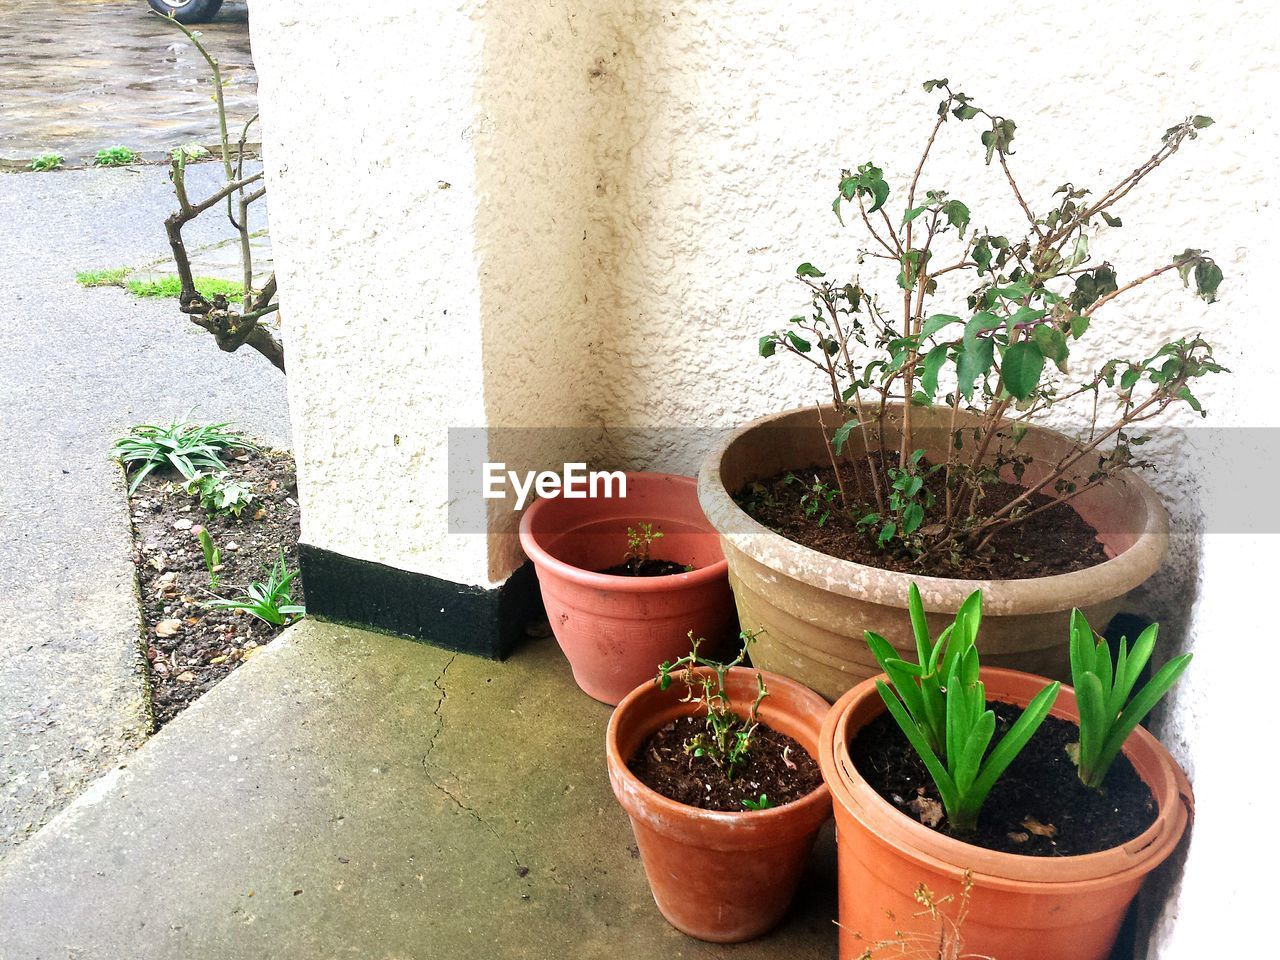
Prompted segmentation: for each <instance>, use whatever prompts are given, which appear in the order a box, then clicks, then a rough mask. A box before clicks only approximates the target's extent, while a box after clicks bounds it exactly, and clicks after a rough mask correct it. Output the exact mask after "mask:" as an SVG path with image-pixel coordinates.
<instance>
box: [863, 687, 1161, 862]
mask: <svg viewBox="0 0 1280 960" xmlns="http://www.w3.org/2000/svg"><path fill="white" fill-rule="evenodd" d="M990 707H991V709H992V710H994V711H995V714H996V734H995V736H994V737H992V743H998V742H999V740H1000V738H1001V737H1002V736H1003V735H1004V733H1005V731H1007V730H1008V729H1009V727H1010V726H1011V725H1012V724H1013V723H1014V722H1015V721H1016V720H1017V719H1018V717H1019V716H1021V714H1022V709H1021V708H1020V707H1015V706H1012V705H1010V704H1005V703H993V704H990ZM1079 737H1080V729H1079V727H1077V726H1076V725H1075V724H1074V723H1072V722H1071V721H1069V720H1063V719H1061V718H1059V717H1048V718H1046V719H1045V721H1044V723H1043V724H1042V725H1041V726H1040V729H1039V730H1037V731H1036V734H1035V736H1033V737H1032V738H1031V740H1030V741H1029V742H1028V743H1027V745H1026V747H1025V748H1023V750H1022V752H1021V753H1020V754H1018V756H1017V759H1015V760H1014V761H1013V763H1012V764H1010V765H1009V768H1008V769H1007V770H1006V771H1005V772H1004V775H1003V776H1001V778H1000V779H999V780H998V781H996V785H995V786H994V787H993V788H992V789H991V792H990V793H989V794H987V800H986V803H984V804H983V807H982V813H981V814H980V815H979V817H978V830H977V832H976V833H962V832H957V831H953V830H951V828H950V826H949V824H948V823H947V820H946V817H945V815H944V813H943V811H942V804H941V802H940V799H939V796H938V789H937V787H935V786H934V783H933V780H932V778H931V777H930V776H929V772H928V770H926V769H925V766H924V763H923V762H922V761H921V760H920V758H919V756H918V755H917V754H916V752H915V750H913V749H912V748H911V745H910V744H909V743H907V738H906V737H905V736H903V734H902V731H901V729H899V727H898V724H897V723H896V722H895V721H894V719H893V717H891V716H890V715H889V714H887V713H882V714H881V715H880V716H878V717H876V719H874V720H872V721H871V722H870V723H869V724H867V725H866V726H865V727H863V728H862V730H860V731H859V732H858V735H857V736H856V737H854V739H853V742H852V743H851V744H850V745H849V756H850V757H851V758H852V760H853V763H854V766H855V767H857V770H858V772H859V773H860V774H862V776H863V778H864V779H865V780H866V781H867V783H869V784H870V785H871V787H872V788H873V789H874V790H875V791H876V792H877V793H878V794H880V796H881V797H883V798H884V799H885V800H888V801H889V802H890V803H892V804H893V805H894V806H895V807H897V808H898V809H899V810H901V811H902V812H903V813H904V814H906V815H907V816H909V817H911V818H912V819H915V820H918V821H920V822H921V823H924V824H925V825H926V826H929V827H932V828H933V829H935V830H938V831H939V832H940V833H945V834H947V835H948V836H953V837H955V838H956V839H957V840H963V841H965V842H966V843H973V844H977V845H978V846H981V847H986V848H987V849H988V850H999V851H1002V852H1004V853H1020V854H1026V855H1029V856H1036V857H1064V856H1075V855H1078V854H1086V853H1097V852H1099V851H1101V850H1109V849H1111V848H1112V847H1116V846H1119V845H1120V844H1122V843H1125V842H1127V841H1129V840H1132V839H1133V838H1134V837H1136V836H1138V835H1139V834H1140V833H1142V831H1144V830H1146V829H1147V827H1149V826H1151V824H1152V823H1153V822H1154V821H1155V818H1156V814H1157V812H1158V811H1157V810H1156V803H1155V800H1154V799H1153V798H1152V796H1151V791H1150V790H1149V789H1148V788H1147V785H1146V784H1145V783H1143V782H1142V780H1141V779H1140V778H1139V777H1138V775H1137V773H1136V772H1135V771H1134V769H1133V766H1132V764H1130V763H1129V761H1128V760H1127V759H1126V758H1125V757H1124V755H1123V754H1122V755H1121V756H1119V757H1117V758H1116V761H1115V763H1113V764H1112V766H1111V770H1110V771H1109V772H1108V773H1107V779H1106V782H1105V783H1104V784H1103V788H1102V790H1101V791H1098V790H1092V789H1090V788H1089V787H1086V786H1085V785H1084V784H1082V783H1081V782H1080V778H1079V777H1078V776H1077V774H1076V767H1075V764H1074V763H1072V762H1071V759H1070V757H1068V756H1067V752H1066V747H1067V744H1069V743H1074V742H1075V741H1077V740H1078V739H1079Z"/></svg>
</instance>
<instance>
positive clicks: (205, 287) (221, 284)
mask: <svg viewBox="0 0 1280 960" xmlns="http://www.w3.org/2000/svg"><path fill="white" fill-rule="evenodd" d="M124 286H125V289H126V290H128V291H129V292H130V293H132V294H133V295H134V296H135V297H173V298H174V299H175V300H176V299H177V298H178V295H179V294H181V293H182V282H181V281H180V280H179V279H178V278H177V277H161V278H160V279H159V280H126V281H125V284H124ZM196 290H197V291H198V292H199V293H200V295H201V296H202V297H204V298H205V299H206V300H211V299H213V298H214V297H216V296H217V295H218V294H222V295H223V296H224V297H226V298H227V299H228V300H237V299H239V298H241V297H243V296H244V286H243V285H242V284H239V283H237V282H236V281H234V280H219V279H218V278H217V277H196Z"/></svg>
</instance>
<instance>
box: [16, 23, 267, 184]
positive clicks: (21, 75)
mask: <svg viewBox="0 0 1280 960" xmlns="http://www.w3.org/2000/svg"><path fill="white" fill-rule="evenodd" d="M196 29H198V30H199V31H200V33H201V42H202V43H203V44H204V45H205V47H206V49H208V51H209V52H210V54H212V55H213V56H214V57H215V58H216V59H217V60H218V61H219V64H220V66H221V69H222V74H223V81H224V96H225V98H226V103H227V118H228V122H229V123H228V125H229V128H230V129H231V130H232V131H237V132H238V131H239V129H240V126H241V125H242V124H243V123H244V121H245V120H247V119H248V118H249V117H251V116H252V115H253V114H254V113H255V112H256V110H257V86H258V80H257V74H255V73H254V69H253V59H252V57H251V56H250V53H249V22H248V8H247V6H246V5H245V4H243V3H225V4H223V7H222V9H221V11H219V13H218V16H217V17H216V18H215V19H214V20H213V21H212V22H211V23H206V24H201V25H200V26H199V27H198V28H196ZM211 91H212V78H211V76H210V73H209V68H208V65H207V64H206V63H205V62H204V59H203V58H202V57H201V56H200V53H199V51H197V50H196V49H195V47H194V46H193V45H192V44H191V43H190V41H188V40H187V39H186V37H184V36H183V35H182V34H181V33H180V32H178V30H177V29H176V28H175V27H173V26H171V25H169V24H166V23H163V22H161V21H160V19H159V18H157V17H155V16H153V15H152V14H151V12H150V7H148V6H147V4H146V2H145V0H57V2H50V0H4V2H3V3H0V118H3V121H2V122H0V160H5V161H10V164H9V165H10V166H12V165H13V162H16V161H21V162H22V164H24V165H25V164H26V163H27V162H28V161H30V160H31V159H32V158H33V157H36V156H39V155H41V154H44V153H50V152H53V153H59V154H62V155H63V156H64V157H66V160H67V164H68V165H69V166H71V165H76V164H82V163H85V162H88V161H91V160H92V159H93V156H94V154H95V153H96V152H97V151H98V150H99V149H101V148H103V147H111V146H117V145H119V146H125V147H128V148H130V149H131V150H134V151H135V152H139V153H141V154H142V155H143V157H144V158H146V159H160V158H161V157H162V156H163V154H165V153H166V152H167V151H168V150H170V149H171V148H173V147H177V146H182V145H185V144H188V143H193V142H195V143H201V144H204V145H206V146H208V145H210V144H212V143H214V142H216V141H217V135H218V121H217V113H216V111H215V110H214V107H213V103H212V100H211ZM235 135H238V134H233V136H235ZM250 139H251V140H254V139H257V138H256V137H253V136H252V135H251V136H250Z"/></svg>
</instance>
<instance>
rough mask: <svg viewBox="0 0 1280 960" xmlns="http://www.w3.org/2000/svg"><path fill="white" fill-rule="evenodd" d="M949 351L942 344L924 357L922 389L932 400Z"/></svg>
mask: <svg viewBox="0 0 1280 960" xmlns="http://www.w3.org/2000/svg"><path fill="white" fill-rule="evenodd" d="M947 351H948V347H947V345H946V344H945V343H940V344H938V345H937V346H936V347H934V348H933V349H932V350H930V351H929V352H928V353H926V354H925V355H924V373H923V374H922V375H921V377H920V389H921V390H922V391H923V392H924V394H925V395H926V396H927V397H928V398H929V399H930V400H932V399H933V395H934V394H935V393H937V392H938V373H939V371H940V370H942V367H943V365H944V364H945V363H946V362H947ZM837 452H838V451H837Z"/></svg>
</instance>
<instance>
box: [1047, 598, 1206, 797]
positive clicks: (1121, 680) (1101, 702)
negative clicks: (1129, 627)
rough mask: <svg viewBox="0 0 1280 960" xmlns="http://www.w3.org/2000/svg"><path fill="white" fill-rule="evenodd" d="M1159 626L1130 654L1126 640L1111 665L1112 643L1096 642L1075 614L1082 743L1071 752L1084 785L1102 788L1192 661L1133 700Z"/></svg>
mask: <svg viewBox="0 0 1280 960" xmlns="http://www.w3.org/2000/svg"><path fill="white" fill-rule="evenodd" d="M1159 629H1160V625H1159V624H1156V623H1153V624H1151V626H1149V627H1147V629H1145V630H1143V631H1142V633H1141V634H1139V636H1138V639H1137V640H1136V641H1134V644H1133V649H1132V650H1130V649H1129V644H1128V640H1127V639H1121V641H1120V651H1119V655H1118V656H1117V657H1116V661H1115V663H1114V664H1112V662H1111V648H1110V647H1109V646H1107V641H1106V640H1104V639H1103V638H1101V637H1096V636H1095V635H1094V632H1093V628H1091V627H1090V626H1089V621H1088V620H1086V619H1085V616H1084V614H1083V613H1081V612H1080V611H1079V610H1072V611H1071V682H1072V684H1073V685H1074V686H1075V688H1076V704H1077V705H1078V706H1079V708H1080V741H1079V742H1078V743H1073V744H1070V745H1069V746H1068V747H1067V752H1068V753H1069V754H1070V756H1071V759H1072V761H1073V762H1074V763H1075V764H1076V766H1077V767H1078V768H1079V771H1080V782H1081V783H1083V784H1084V785H1085V786H1087V787H1093V788H1094V789H1095V790H1096V789H1101V787H1102V784H1103V781H1105V780H1106V778H1107V771H1108V770H1110V769H1111V764H1112V763H1113V762H1114V761H1115V759H1116V756H1117V755H1118V754H1119V753H1120V749H1121V748H1122V747H1123V746H1124V742H1125V740H1127V739H1128V738H1129V734H1131V733H1132V732H1133V729H1134V727H1136V726H1137V725H1138V724H1139V723H1140V722H1141V721H1142V719H1143V717H1145V716H1146V715H1147V714H1148V713H1150V712H1151V708H1152V707H1154V706H1155V705H1156V704H1157V703H1158V702H1159V701H1160V698H1161V697H1163V696H1164V695H1165V694H1166V693H1168V692H1169V688H1170V687H1172V686H1173V685H1174V684H1175V683H1177V682H1178V678H1179V677H1181V676H1182V674H1183V671H1185V670H1186V669H1187V665H1188V664H1190V662H1191V654H1189V653H1184V654H1182V655H1181V656H1178V657H1174V658H1173V659H1172V660H1170V661H1169V662H1168V663H1166V664H1165V665H1164V666H1163V667H1161V668H1160V670H1159V671H1158V672H1157V673H1156V675H1155V676H1154V677H1152V678H1151V679H1150V680H1148V681H1147V683H1146V685H1145V686H1144V687H1143V688H1142V689H1141V690H1140V691H1139V692H1138V694H1137V696H1135V697H1134V698H1133V699H1132V700H1130V699H1129V694H1130V693H1131V692H1132V691H1133V688H1134V686H1135V685H1136V684H1137V682H1138V677H1139V675H1140V674H1141V673H1142V668H1143V667H1145V666H1146V665H1147V661H1148V660H1149V659H1150V658H1151V651H1152V650H1153V649H1154V648H1155V644H1156V634H1157V633H1158V632H1159Z"/></svg>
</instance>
